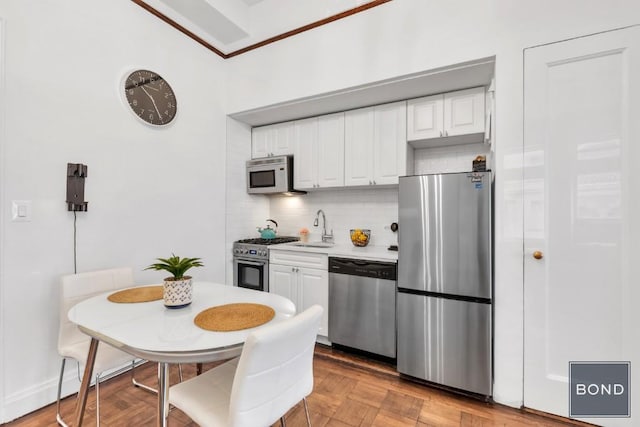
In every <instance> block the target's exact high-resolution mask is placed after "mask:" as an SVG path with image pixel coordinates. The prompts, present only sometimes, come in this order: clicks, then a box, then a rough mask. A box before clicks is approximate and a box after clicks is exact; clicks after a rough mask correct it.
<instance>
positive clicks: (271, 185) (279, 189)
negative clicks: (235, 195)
mask: <svg viewBox="0 0 640 427" xmlns="http://www.w3.org/2000/svg"><path fill="white" fill-rule="evenodd" d="M247 193H249V194H278V193H304V192H302V191H296V190H294V188H293V156H275V157H263V158H260V159H252V160H248V161H247Z"/></svg>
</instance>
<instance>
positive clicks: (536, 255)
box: [533, 251, 544, 259]
mask: <svg viewBox="0 0 640 427" xmlns="http://www.w3.org/2000/svg"><path fill="white" fill-rule="evenodd" d="M533 257H534V258H535V259H542V258H543V257H544V255H543V254H542V252H541V251H534V252H533Z"/></svg>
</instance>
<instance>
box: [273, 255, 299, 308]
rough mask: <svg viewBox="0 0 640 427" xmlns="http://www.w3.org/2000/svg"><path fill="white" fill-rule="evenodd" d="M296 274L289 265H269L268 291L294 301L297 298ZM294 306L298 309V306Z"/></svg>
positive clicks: (293, 268)
mask: <svg viewBox="0 0 640 427" xmlns="http://www.w3.org/2000/svg"><path fill="white" fill-rule="evenodd" d="M297 287H298V275H297V273H296V269H295V267H291V266H290V265H280V264H270V265H269V292H270V293H273V294H276V295H280V296H281V297H285V298H288V299H290V300H291V301H294V302H295V301H296V299H297V298H298V292H297ZM296 308H297V309H298V311H300V307H298V306H297V304H296Z"/></svg>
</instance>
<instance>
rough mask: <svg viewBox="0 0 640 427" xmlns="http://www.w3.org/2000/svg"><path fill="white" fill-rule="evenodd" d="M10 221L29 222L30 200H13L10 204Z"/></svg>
mask: <svg viewBox="0 0 640 427" xmlns="http://www.w3.org/2000/svg"><path fill="white" fill-rule="evenodd" d="M11 220H12V221H13V222H29V221H31V200H13V201H12V202H11Z"/></svg>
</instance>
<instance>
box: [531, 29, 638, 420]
mask: <svg viewBox="0 0 640 427" xmlns="http://www.w3.org/2000/svg"><path fill="white" fill-rule="evenodd" d="M639 49H640V27H634V28H631V29H626V30H619V31H612V32H608V33H603V34H599V35H594V36H589V37H583V38H579V39H574V40H570V41H566V42H560V43H555V44H551V45H546V46H541V47H536V48H531V49H527V50H526V51H525V68H524V85H525V91H524V101H525V102H524V113H525V118H524V203H525V218H524V239H525V248H524V274H525V277H524V322H525V326H524V338H525V342H524V354H525V356H524V404H525V406H527V407H529V408H533V409H537V410H541V411H545V412H550V413H554V414H557V415H561V416H568V413H569V412H568V409H569V408H568V401H569V386H568V364H569V361H631V383H632V391H631V396H632V404H631V405H632V407H631V414H632V417H633V418H617V419H613V418H597V419H585V421H589V422H593V423H596V424H599V425H606V426H632V425H640V399H638V398H637V396H638V393H639V392H640V375H639V374H640V332H638V331H639V328H640V307H639V303H640V281H639V280H640V279H639V277H640V246H639V243H638V242H640V179H639V178H638V177H637V176H636V173H635V169H636V168H637V166H638V160H639V159H640V51H639ZM535 251H539V252H540V254H539V255H540V256H541V258H540V259H536V258H534V256H533V255H534V252H535ZM634 394H635V396H634ZM634 418H635V419H636V420H635V422H634Z"/></svg>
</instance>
